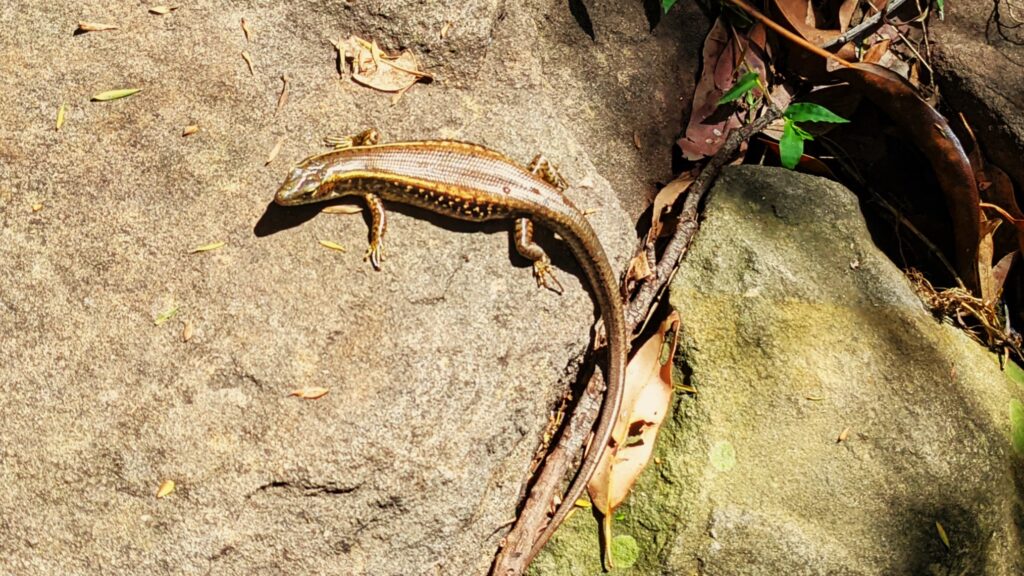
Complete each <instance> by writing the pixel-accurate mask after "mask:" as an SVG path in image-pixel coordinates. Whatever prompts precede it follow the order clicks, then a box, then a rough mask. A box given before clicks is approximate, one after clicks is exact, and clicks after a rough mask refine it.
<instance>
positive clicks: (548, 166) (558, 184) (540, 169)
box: [528, 154, 569, 192]
mask: <svg viewBox="0 0 1024 576" xmlns="http://www.w3.org/2000/svg"><path fill="white" fill-rule="evenodd" d="M528 169H529V170H530V172H532V173H534V174H536V175H537V176H540V177H541V179H542V180H544V181H545V182H547V183H548V184H551V185H552V186H554V187H555V188H557V189H558V191H559V192H565V190H566V189H567V188H569V183H568V182H567V181H566V180H565V178H563V177H562V175H561V174H559V173H558V167H557V166H555V165H554V164H552V163H551V161H550V160H548V159H547V157H546V156H544V155H543V154H537V155H536V156H534V157H533V160H532V161H531V162H530V165H529V166H528Z"/></svg>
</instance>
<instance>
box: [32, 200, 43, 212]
mask: <svg viewBox="0 0 1024 576" xmlns="http://www.w3.org/2000/svg"><path fill="white" fill-rule="evenodd" d="M42 209H43V203H42V202H37V203H35V204H33V205H32V211H33V212H39V211H40V210H42Z"/></svg>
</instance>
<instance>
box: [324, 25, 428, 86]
mask: <svg viewBox="0 0 1024 576" xmlns="http://www.w3.org/2000/svg"><path fill="white" fill-rule="evenodd" d="M336 46H338V50H339V52H342V51H344V54H345V60H346V61H350V62H351V66H352V79H353V80H354V81H356V82H358V83H360V84H362V85H364V86H367V87H369V88H373V89H374V90H380V91H381V92H396V93H398V94H402V93H404V92H405V91H406V90H408V89H409V88H410V87H412V86H413V85H414V84H416V83H417V82H421V81H422V82H430V81H431V80H433V77H432V76H431V75H430V74H427V73H426V72H423V71H421V70H420V69H419V62H418V61H417V60H416V56H415V55H414V54H413V53H412V51H410V50H405V51H404V52H402V53H401V54H399V55H398V56H390V55H388V54H386V53H385V52H384V51H383V50H381V49H380V47H379V46H377V43H376V42H367V41H366V40H363V39H362V38H359V37H358V36H351V37H349V39H348V40H347V41H345V42H344V43H339V44H336Z"/></svg>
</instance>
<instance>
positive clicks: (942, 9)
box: [663, 0, 946, 20]
mask: <svg viewBox="0 0 1024 576" xmlns="http://www.w3.org/2000/svg"><path fill="white" fill-rule="evenodd" d="M663 1H664V0H663ZM935 6H936V7H937V8H938V9H939V20H945V19H946V2H945V0H935Z"/></svg>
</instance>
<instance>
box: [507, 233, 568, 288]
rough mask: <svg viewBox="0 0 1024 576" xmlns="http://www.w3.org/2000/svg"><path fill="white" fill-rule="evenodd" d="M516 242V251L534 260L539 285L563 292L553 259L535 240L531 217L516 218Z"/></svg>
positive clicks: (535, 276) (534, 275)
mask: <svg viewBox="0 0 1024 576" xmlns="http://www.w3.org/2000/svg"><path fill="white" fill-rule="evenodd" d="M515 242H516V252H519V254H520V255H521V256H522V257H524V258H527V259H529V260H531V261H532V262H533V277H534V278H536V279H537V286H542V287H544V288H547V289H548V290H551V291H552V292H556V293H558V294H561V293H562V283H561V282H559V281H558V277H557V276H555V273H554V268H552V266H551V259H550V258H548V255H547V253H546V252H544V249H543V248H541V247H540V245H539V244H537V243H536V242H534V241H533V222H531V221H530V219H529V218H516V230H515Z"/></svg>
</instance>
